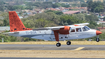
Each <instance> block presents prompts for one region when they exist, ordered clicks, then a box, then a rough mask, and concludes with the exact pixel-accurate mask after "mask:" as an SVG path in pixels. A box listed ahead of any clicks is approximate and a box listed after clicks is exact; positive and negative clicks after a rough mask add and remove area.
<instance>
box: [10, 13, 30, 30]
mask: <svg viewBox="0 0 105 59" xmlns="http://www.w3.org/2000/svg"><path fill="white" fill-rule="evenodd" d="M9 23H10V32H15V31H24V30H31V29H29V28H26V27H25V26H24V25H23V23H22V21H21V20H20V18H19V16H18V15H17V13H16V12H15V11H10V12H9Z"/></svg>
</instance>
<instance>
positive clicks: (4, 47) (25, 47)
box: [0, 44, 105, 50]
mask: <svg viewBox="0 0 105 59" xmlns="http://www.w3.org/2000/svg"><path fill="white" fill-rule="evenodd" d="M81 47H83V48H82V49H81V50H105V45H70V46H67V45H62V46H61V47H56V46H55V45H36V44H0V50H76V49H78V48H81Z"/></svg>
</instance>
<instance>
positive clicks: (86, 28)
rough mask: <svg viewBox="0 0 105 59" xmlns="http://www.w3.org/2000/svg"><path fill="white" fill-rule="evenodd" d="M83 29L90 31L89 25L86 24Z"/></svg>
mask: <svg viewBox="0 0 105 59" xmlns="http://www.w3.org/2000/svg"><path fill="white" fill-rule="evenodd" d="M82 29H83V31H88V30H90V28H89V27H87V26H84V27H83V28H82Z"/></svg>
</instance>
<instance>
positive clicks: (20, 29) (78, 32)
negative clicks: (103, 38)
mask: <svg viewBox="0 0 105 59" xmlns="http://www.w3.org/2000/svg"><path fill="white" fill-rule="evenodd" d="M9 23H10V32H8V34H9V35H10V36H16V37H17V36H18V37H28V38H34V39H42V40H47V41H57V43H56V46H57V47H60V46H61V43H60V42H59V41H63V40H68V41H67V43H66V44H67V45H71V41H70V40H73V39H84V38H90V37H94V36H97V35H100V34H101V33H102V32H100V31H98V30H95V29H90V28H89V27H88V26H86V25H88V24H89V23H82V24H74V25H67V26H56V27H45V28H38V29H31V28H26V27H25V26H24V24H23V23H22V21H21V19H20V18H19V17H18V15H17V13H16V12H15V11H9ZM96 41H97V42H99V41H100V39H99V37H97V38H96Z"/></svg>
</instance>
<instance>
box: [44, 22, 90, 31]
mask: <svg viewBox="0 0 105 59" xmlns="http://www.w3.org/2000/svg"><path fill="white" fill-rule="evenodd" d="M86 25H89V23H81V24H74V25H66V26H56V27H45V28H46V29H51V30H59V29H60V28H65V27H72V26H86Z"/></svg>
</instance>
